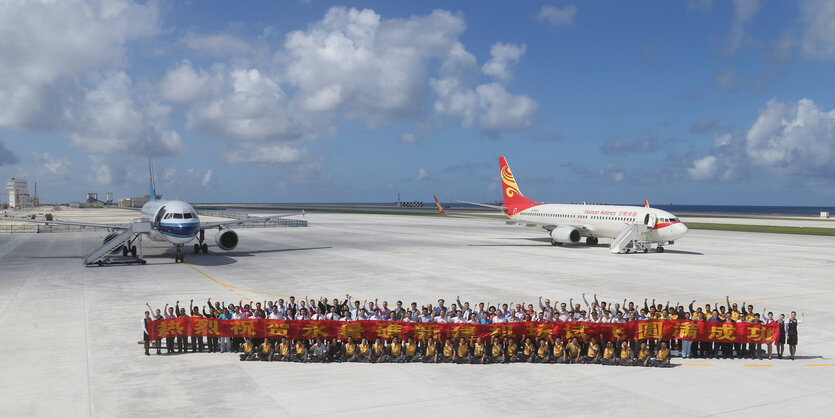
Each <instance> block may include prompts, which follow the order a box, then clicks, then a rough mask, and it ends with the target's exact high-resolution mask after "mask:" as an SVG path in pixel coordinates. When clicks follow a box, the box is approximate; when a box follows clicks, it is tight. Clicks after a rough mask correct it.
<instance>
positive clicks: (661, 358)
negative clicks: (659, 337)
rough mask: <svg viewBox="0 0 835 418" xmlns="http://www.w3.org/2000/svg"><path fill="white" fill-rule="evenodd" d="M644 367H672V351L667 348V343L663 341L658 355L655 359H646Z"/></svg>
mask: <svg viewBox="0 0 835 418" xmlns="http://www.w3.org/2000/svg"><path fill="white" fill-rule="evenodd" d="M644 366H652V367H670V349H669V348H667V342H666V341H661V348H659V349H658V354H656V355H655V358H654V359H650V358H648V359H646V360H645V361H644Z"/></svg>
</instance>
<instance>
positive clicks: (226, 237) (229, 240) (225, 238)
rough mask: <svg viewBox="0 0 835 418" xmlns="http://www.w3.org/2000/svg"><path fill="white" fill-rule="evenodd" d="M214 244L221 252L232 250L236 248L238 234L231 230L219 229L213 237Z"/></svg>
mask: <svg viewBox="0 0 835 418" xmlns="http://www.w3.org/2000/svg"><path fill="white" fill-rule="evenodd" d="M215 243H216V244H217V246H218V247H220V249H221V250H224V251H229V250H234V249H235V247H237V246H238V233H237V232H235V231H233V230H231V229H221V230H220V231H218V233H217V234H216V235H215Z"/></svg>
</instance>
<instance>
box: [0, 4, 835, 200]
mask: <svg viewBox="0 0 835 418" xmlns="http://www.w3.org/2000/svg"><path fill="white" fill-rule="evenodd" d="M833 21H835V2H830V1H823V0H803V1H797V2H784V1H756V0H737V1H709V0H692V1H681V2H670V1H658V2H649V1H647V2H621V1H594V2H591V1H586V2H580V1H530V2H506V1H469V2H449V1H445V2H440V1H438V2H434V1H422V2H391V1H364V2H363V1H359V2H351V3H346V2H326V1H319V0H311V1H264V2H258V1H250V2H243V3H240V2H226V1H218V2H202V1H201V2H173V1H171V2H169V1H150V2H131V1H127V0H101V1H82V0H69V1H62V2H36V1H32V2H19V3H17V2H5V3H4V4H3V5H2V6H0V103H3V106H0V176H2V177H3V178H10V177H22V176H27V177H28V178H30V179H33V180H37V181H38V185H39V194H40V195H41V197H42V200H43V201H50V202H54V201H58V202H60V201H70V200H79V199H81V198H82V197H83V196H84V193H85V192H87V191H96V192H99V193H100V194H104V193H105V192H107V191H113V192H114V193H115V195H116V196H117V197H122V196H129V195H139V194H144V193H146V190H147V174H146V167H147V161H146V157H147V155H148V154H149V153H150V154H152V155H153V156H154V157H155V165H156V175H157V183H158V188H159V189H160V191H161V192H162V193H164V194H165V195H166V197H168V198H179V199H184V200H189V201H193V202H218V201H225V202H387V201H393V200H394V199H395V198H396V195H397V193H398V192H400V193H401V197H402V198H403V199H404V200H414V199H419V200H424V201H429V200H431V195H432V194H433V193H434V194H437V195H438V196H439V197H440V198H441V199H442V200H445V201H453V200H456V199H461V200H477V201H492V200H495V199H497V198H499V197H500V192H499V187H498V186H499V184H498V167H497V162H496V157H498V156H500V155H505V156H507V157H508V159H509V162H510V164H511V167H512V168H513V171H514V174H515V175H516V178H517V181H518V183H519V185H520V187H521V189H522V192H523V193H525V195H527V196H528V197H530V198H532V199H535V200H539V201H551V202H577V201H593V202H610V203H633V202H634V203H636V204H638V203H640V202H642V201H643V199H645V198H646V199H649V200H650V202H659V204H660V203H670V202H672V203H678V204H760V205H830V204H832V202H833V200H835V186H834V185H833V182H832V181H831V179H832V178H833V174H835V168H833V167H835V110H833V109H835V97H833V89H832V86H833V83H832V81H831V79H832V77H831V74H832V73H833V62H835V25H832V23H831V22H833Z"/></svg>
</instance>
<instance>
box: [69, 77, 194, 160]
mask: <svg viewBox="0 0 835 418" xmlns="http://www.w3.org/2000/svg"><path fill="white" fill-rule="evenodd" d="M85 90H86V89H85ZM170 112H171V108H170V107H168V106H165V105H162V104H159V103H155V102H147V103H144V104H142V105H138V104H137V103H136V101H135V98H134V96H133V85H132V82H131V79H130V77H128V75H127V74H126V73H124V72H121V71H120V72H116V73H112V74H108V75H107V76H105V77H104V78H103V79H102V80H101V82H100V83H99V84H98V85H97V86H96V88H95V89H93V90H86V91H85V94H84V96H83V98H81V99H80V100H79V103H77V104H76V106H74V107H73V108H69V109H67V110H66V119H67V124H68V130H70V133H69V136H70V138H71V139H72V142H73V144H75V145H76V146H79V147H81V148H83V149H84V150H85V151H86V152H89V153H91V154H140V155H147V154H149V153H151V154H155V155H160V154H172V153H178V152H180V151H182V150H183V149H184V147H185V145H184V143H183V141H182V139H181V138H180V135H179V134H178V133H177V132H176V131H173V130H170V129H168V121H169V116H170Z"/></svg>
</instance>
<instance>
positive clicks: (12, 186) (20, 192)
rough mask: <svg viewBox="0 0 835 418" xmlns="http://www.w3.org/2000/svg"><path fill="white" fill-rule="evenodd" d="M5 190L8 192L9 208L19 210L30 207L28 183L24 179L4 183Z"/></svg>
mask: <svg viewBox="0 0 835 418" xmlns="http://www.w3.org/2000/svg"><path fill="white" fill-rule="evenodd" d="M6 190H7V191H8V192H9V207H11V208H14V209H20V208H26V207H29V206H30V205H31V203H32V202H30V200H29V182H28V181H27V180H26V179H16V178H12V179H11V180H9V181H8V183H6Z"/></svg>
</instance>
